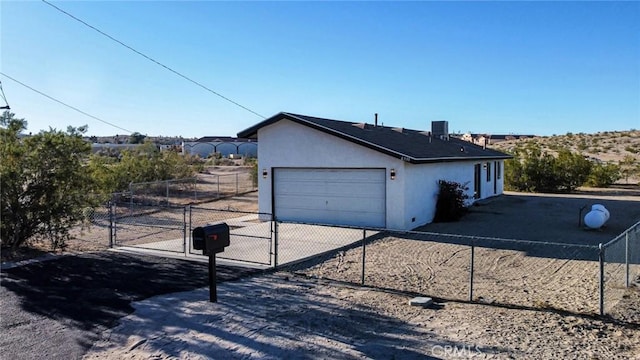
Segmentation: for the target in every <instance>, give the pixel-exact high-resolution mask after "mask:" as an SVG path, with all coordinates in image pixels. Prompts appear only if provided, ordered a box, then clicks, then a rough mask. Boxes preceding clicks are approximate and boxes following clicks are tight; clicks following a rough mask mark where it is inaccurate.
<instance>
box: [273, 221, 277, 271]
mask: <svg viewBox="0 0 640 360" xmlns="http://www.w3.org/2000/svg"><path fill="white" fill-rule="evenodd" d="M273 268H274V269H277V268H278V220H276V219H275V218H274V219H273Z"/></svg>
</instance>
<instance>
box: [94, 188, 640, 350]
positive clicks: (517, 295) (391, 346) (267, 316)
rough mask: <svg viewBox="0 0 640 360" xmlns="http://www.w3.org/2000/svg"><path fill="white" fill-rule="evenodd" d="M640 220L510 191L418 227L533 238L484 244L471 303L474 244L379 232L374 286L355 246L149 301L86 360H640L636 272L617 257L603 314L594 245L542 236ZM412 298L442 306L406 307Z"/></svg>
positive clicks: (588, 196) (371, 267)
mask: <svg viewBox="0 0 640 360" xmlns="http://www.w3.org/2000/svg"><path fill="white" fill-rule="evenodd" d="M594 203H599V204H604V205H605V206H606V207H607V209H609V211H610V213H611V218H610V221H609V223H608V224H607V226H606V227H605V228H603V229H601V230H598V231H593V230H591V231H588V230H585V229H584V227H582V226H579V225H578V214H579V210H580V208H582V207H583V206H585V205H587V206H588V207H589V208H590V206H591V205H592V204H594ZM583 214H584V213H583ZM638 220H640V197H638V196H637V194H635V193H624V194H618V193H613V192H609V191H604V192H599V193H593V192H591V193H586V192H585V193H582V194H577V195H575V194H574V195H570V196H567V195H540V194H538V195H532V194H515V193H509V194H507V195H505V196H503V197H499V198H495V199H492V200H490V201H486V202H483V203H482V204H480V205H478V206H474V207H473V208H472V209H471V212H470V213H469V214H468V215H467V216H466V217H465V218H463V220H462V221H460V222H457V223H443V224H429V225H426V226H424V227H422V228H420V230H422V231H429V232H438V233H457V234H467V235H475V236H492V237H498V238H511V239H513V238H517V239H523V240H529V241H532V242H533V244H534V245H533V246H531V247H529V248H525V249H523V248H513V247H511V248H510V247H509V246H502V247H501V248H498V249H489V248H483V247H481V246H480V247H478V248H476V250H475V258H476V263H475V264H474V269H475V270H476V271H475V279H474V284H475V285H474V302H468V301H466V300H467V298H468V270H469V254H470V250H469V247H468V246H467V245H464V244H461V243H456V242H455V241H454V242H449V243H442V242H441V243H438V242H433V241H425V239H416V238H415V237H411V236H382V237H380V238H379V239H376V240H374V241H372V242H371V243H370V244H369V245H368V246H367V248H366V256H367V257H366V258H367V261H366V263H365V265H366V276H365V283H366V285H367V286H365V287H360V286H358V285H357V284H359V281H360V269H361V266H362V263H361V256H362V253H361V249H358V248H356V249H351V250H346V251H342V252H339V253H337V254H336V255H335V256H331V257H329V258H326V259H324V260H325V261H321V262H318V261H311V262H309V263H307V264H299V265H298V266H296V267H295V268H292V269H291V271H293V272H294V273H292V272H281V273H276V274H274V275H263V276H260V277H254V278H249V279H243V280H241V281H239V282H235V283H228V284H223V285H222V286H221V288H220V290H219V292H220V293H221V294H224V295H222V297H221V298H220V302H219V303H218V304H215V305H212V304H207V303H205V302H202V301H201V300H199V299H201V298H202V296H203V293H204V291H205V290H204V289H203V290H198V291H195V292H187V293H180V294H173V295H171V296H170V297H157V298H151V299H148V300H145V301H142V302H139V303H137V304H136V305H135V308H136V312H134V314H132V315H131V316H128V317H126V318H124V319H122V321H121V322H120V325H119V326H117V327H116V328H114V329H112V330H110V331H108V332H107V333H105V334H103V339H102V340H101V341H99V342H97V343H96V344H95V345H94V348H93V349H92V351H91V352H90V353H88V354H87V355H86V357H85V358H87V359H147V358H158V359H163V358H181V359H208V358H241V359H249V358H261V359H262V358H272V359H280V358H303V359H304V358H309V359H311V358H340V359H361V358H376V359H377V358H403V359H404V358H409V359H411V358H416V359H418V358H444V359H455V358H496V359H512V358H537V359H556V358H576V359H583V358H589V359H640V313H639V312H638V310H637V309H638V308H640V289H639V288H638V286H637V285H638V284H640V277H638V275H640V269H638V266H637V265H636V266H634V267H632V268H631V271H632V274H633V279H632V282H635V284H636V285H633V286H632V287H631V288H629V289H625V288H624V287H623V286H621V283H622V279H623V277H622V275H623V274H622V272H621V266H620V265H619V264H613V265H612V266H611V267H607V268H606V275H605V276H606V279H607V284H609V285H615V286H609V285H607V286H608V287H606V291H605V295H606V299H607V300H606V304H607V314H608V316H605V317H600V316H598V315H597V312H598V299H599V292H598V281H597V279H598V271H599V267H598V262H597V261H595V260H596V259H597V253H596V254H595V255H596V256H595V258H594V257H593V255H594V254H593V253H584V252H582V251H575V249H574V248H573V247H572V246H570V245H567V246H563V245H556V246H553V245H550V244H543V242H548V241H552V242H561V243H567V244H581V245H586V246H590V247H587V248H586V249H588V250H589V251H590V249H594V248H595V246H596V245H597V244H598V243H601V242H607V241H609V240H611V239H612V238H614V237H615V236H616V235H618V234H619V233H620V232H622V231H624V230H625V229H626V228H628V227H629V226H631V225H633V224H634V223H635V222H637V221H638ZM436 238H437V237H436ZM440 239H442V238H440ZM492 244H493V245H495V244H496V243H492ZM535 244H539V245H540V246H536V245H535ZM639 245H640V244H632V246H639ZM390 259H391V260H390ZM417 295H421V296H431V297H433V298H434V299H435V304H434V305H432V306H431V307H428V308H420V307H414V306H409V305H408V301H409V299H411V298H412V297H414V296H417Z"/></svg>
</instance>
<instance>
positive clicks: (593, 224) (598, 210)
mask: <svg viewBox="0 0 640 360" xmlns="http://www.w3.org/2000/svg"><path fill="white" fill-rule="evenodd" d="M609 216H610V214H609V210H607V209H606V208H605V207H604V205H602V204H594V205H593V206H591V211H589V212H588V213H587V215H585V216H584V224H585V225H586V226H587V227H588V228H590V229H599V228H601V227H602V226H603V225H604V224H605V223H606V222H607V220H609Z"/></svg>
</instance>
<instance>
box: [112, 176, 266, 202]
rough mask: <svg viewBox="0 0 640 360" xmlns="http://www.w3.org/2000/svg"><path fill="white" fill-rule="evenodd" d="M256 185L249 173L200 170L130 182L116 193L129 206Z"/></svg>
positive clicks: (195, 198) (202, 197)
mask: <svg viewBox="0 0 640 360" xmlns="http://www.w3.org/2000/svg"><path fill="white" fill-rule="evenodd" d="M256 189H257V188H256V186H255V184H254V182H253V180H252V179H251V174H250V173H248V172H244V173H240V172H238V173H230V174H201V176H198V177H194V178H187V179H175V180H163V181H153V182H142V183H131V184H129V190H128V191H127V192H125V193H120V194H119V196H120V198H121V199H124V198H126V200H127V202H128V203H129V204H130V206H136V205H144V206H181V205H187V204H198V203H202V202H207V201H212V200H216V199H220V198H223V197H229V196H234V195H238V194H242V193H246V192H250V191H255V190H256Z"/></svg>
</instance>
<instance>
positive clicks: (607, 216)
mask: <svg viewBox="0 0 640 360" xmlns="http://www.w3.org/2000/svg"><path fill="white" fill-rule="evenodd" d="M591 210H600V211H602V212H603V213H604V215H605V219H604V222H605V223H606V222H607V221H609V216H610V214H609V210H607V208H606V207H604V205H602V204H593V206H591Z"/></svg>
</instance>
